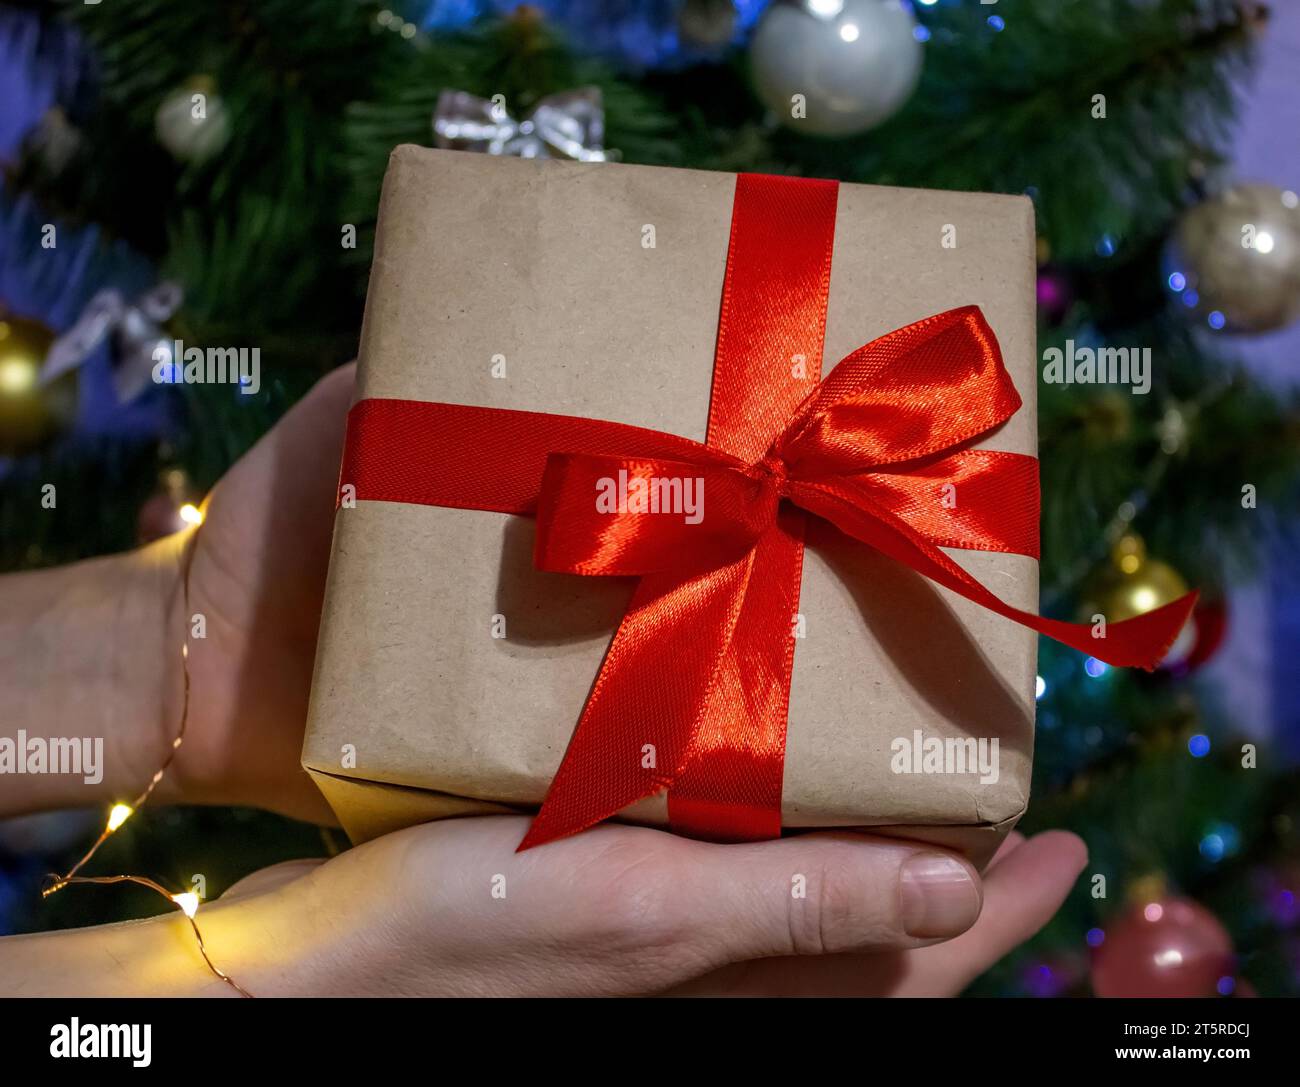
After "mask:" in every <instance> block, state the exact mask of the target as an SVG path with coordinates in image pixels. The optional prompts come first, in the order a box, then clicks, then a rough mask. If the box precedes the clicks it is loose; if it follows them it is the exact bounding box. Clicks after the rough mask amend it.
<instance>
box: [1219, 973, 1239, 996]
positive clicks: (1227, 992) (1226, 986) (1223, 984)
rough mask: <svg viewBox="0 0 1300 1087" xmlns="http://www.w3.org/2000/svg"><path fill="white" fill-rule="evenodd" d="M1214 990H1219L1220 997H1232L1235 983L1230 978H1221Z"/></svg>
mask: <svg viewBox="0 0 1300 1087" xmlns="http://www.w3.org/2000/svg"><path fill="white" fill-rule="evenodd" d="M1215 988H1216V989H1218V990H1219V995H1220V996H1232V994H1233V993H1234V992H1235V991H1236V988H1237V983H1236V981H1234V980H1233V979H1232V978H1230V977H1221V978H1219V983H1218V984H1217V985H1216V986H1215Z"/></svg>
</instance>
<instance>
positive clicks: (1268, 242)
mask: <svg viewBox="0 0 1300 1087" xmlns="http://www.w3.org/2000/svg"><path fill="white" fill-rule="evenodd" d="M1255 248H1256V249H1258V250H1259V251H1260V252H1261V253H1271V252H1273V235H1272V234H1270V233H1269V232H1268V231H1267V230H1261V231H1260V232H1259V233H1258V234H1256V235H1255Z"/></svg>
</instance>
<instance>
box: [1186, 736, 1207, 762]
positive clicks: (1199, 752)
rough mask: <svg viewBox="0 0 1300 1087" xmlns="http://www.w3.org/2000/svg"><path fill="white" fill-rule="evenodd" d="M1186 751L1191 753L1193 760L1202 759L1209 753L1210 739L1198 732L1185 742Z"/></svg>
mask: <svg viewBox="0 0 1300 1087" xmlns="http://www.w3.org/2000/svg"><path fill="white" fill-rule="evenodd" d="M1187 750H1188V751H1190V752H1191V753H1192V757H1193V758H1195V759H1203V758H1205V756H1206V755H1208V754H1209V753H1210V738H1209V737H1208V736H1206V735H1205V733H1203V732H1198V733H1197V734H1196V735H1195V736H1193V737H1192V738H1191V739H1189V740H1188V741H1187Z"/></svg>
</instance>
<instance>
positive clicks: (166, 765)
mask: <svg viewBox="0 0 1300 1087" xmlns="http://www.w3.org/2000/svg"><path fill="white" fill-rule="evenodd" d="M189 508H190V509H194V511H195V513H194V514H192V515H190V516H188V517H186V518H185V520H186V521H188V522H189V523H190V524H192V525H193V526H194V527H193V530H192V531H191V533H190V537H189V539H188V540H186V541H185V550H184V558H183V561H182V570H181V593H182V596H183V599H184V602H185V615H186V616H188V615H189V610H190V568H191V566H192V565H193V562H194V549H195V545H196V543H197V541H198V536H199V526H200V525H201V524H202V522H203V515H202V512H201V511H199V510H197V508H195V507H193V506H191V507H189ZM183 625H184V627H185V639H184V641H183V642H182V643H181V652H180V658H181V680H182V694H181V712H180V721H179V723H178V724H177V726H176V735H175V736H174V737H173V738H172V742H171V746H170V747H169V748H168V750H167V755H166V757H165V758H164V759H163V761H162V765H161V766H159V767H158V769H157V770H156V771H155V772H154V775H153V777H151V778H150V779H149V783H148V784H147V785H146V786H145V787H144V789H143V790H141V792H140V795H139V796H137V797H136V798H135V799H134V800H132V801H131V802H130V803H129V804H125V803H119V804H114V805H113V806H112V808H110V809H109V812H108V819H107V821H106V822H105V823H104V829H103V830H102V831H100V833H99V837H98V838H96V839H95V841H94V842H93V843H92V844H91V846H90V848H89V849H87V850H86V852H85V854H84V855H83V856H82V858H81V859H80V860H79V861H77V863H76V864H74V865H73V866H72V867H71V868H70V869H68V871H67V872H66V873H64V874H63V875H52V876H51V877H50V882H49V884H48V885H47V886H46V887H45V888H44V890H42V891H41V897H42V898H49V897H50V895H53V894H57V893H58V892H59V891H62V890H63V889H64V888H65V887H68V886H71V885H73V884H98V885H112V884H118V883H132V884H135V885H136V886H137V887H144V888H147V889H148V890H151V891H154V892H155V893H157V894H158V895H160V896H161V897H163V898H165V899H166V900H167V901H168V902H169V903H171V904H172V905H173V906H175V907H176V908H177V909H178V910H180V912H181V913H182V914H184V915H185V919H186V921H188V922H189V926H190V930H191V931H192V932H193V934H194V941H195V944H196V945H197V947H198V952H199V955H200V956H201V957H202V959H203V962H204V963H205V964H206V966H207V968H208V970H210V971H211V972H212V974H213V975H214V976H215V977H217V978H219V979H220V980H221V981H223V982H224V983H225V984H226V985H229V986H230V987H231V988H232V989H234V990H235V992H237V993H238V994H239V995H240V996H246V997H251V996H252V995H253V994H252V993H250V992H249V991H248V990H247V989H245V988H244V987H243V986H242V985H240V984H239V982H237V981H235V979H234V978H232V977H231V976H230V975H229V974H227V973H226V972H225V971H224V970H222V969H221V968H220V967H219V966H217V964H216V963H214V962H213V961H212V959H211V957H210V956H209V955H208V948H207V944H206V943H205V942H204V940H203V932H202V931H201V930H200V928H199V923H198V921H197V920H196V917H197V914H198V912H199V904H200V902H201V899H200V898H199V895H198V892H196V891H178V892H172V891H169V890H168V889H167V888H166V887H164V886H163V885H162V884H160V883H157V882H155V881H154V880H152V879H149V878H148V877H147V876H136V875H114V876H83V875H80V874H79V873H80V872H81V870H82V869H83V868H84V867H85V866H86V865H87V864H89V863H90V861H91V859H92V858H93V857H94V856H95V854H96V853H98V852H99V848H100V846H102V845H103V844H104V843H105V842H106V841H108V839H109V838H111V837H112V836H113V835H114V834H115V833H116V832H117V831H118V830H119V829H121V827H122V825H123V824H124V823H126V821H127V820H128V819H130V818H131V816H133V815H134V814H135V813H136V812H138V811H139V810H140V809H141V808H142V807H144V805H145V804H147V803H148V801H149V798H150V797H151V796H152V795H153V792H154V790H155V789H156V788H157V787H158V783H159V782H160V781H162V779H163V777H164V776H165V775H166V773H167V771H168V770H170V769H171V766H172V763H173V762H175V760H176V753H177V752H178V751H179V750H180V748H181V744H183V743H184V742H185V732H186V729H187V728H188V726H189V719H190V624H189V622H188V620H187V621H186V622H185V623H184V624H183Z"/></svg>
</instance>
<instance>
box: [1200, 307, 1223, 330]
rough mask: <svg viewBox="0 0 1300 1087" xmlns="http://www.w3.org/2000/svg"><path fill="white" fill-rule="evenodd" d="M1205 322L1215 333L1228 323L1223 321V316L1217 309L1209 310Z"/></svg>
mask: <svg viewBox="0 0 1300 1087" xmlns="http://www.w3.org/2000/svg"><path fill="white" fill-rule="evenodd" d="M1205 320H1206V321H1207V322H1208V323H1209V326H1210V327H1211V328H1212V329H1214V330H1215V331H1218V330H1219V329H1221V328H1222V327H1223V326H1224V325H1226V324H1227V323H1228V322H1227V321H1226V320H1224V317H1223V314H1222V313H1220V312H1219V311H1218V310H1217V309H1216V310H1211V311H1210V315H1209V316H1208V317H1207V318H1206V319H1205Z"/></svg>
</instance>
